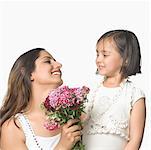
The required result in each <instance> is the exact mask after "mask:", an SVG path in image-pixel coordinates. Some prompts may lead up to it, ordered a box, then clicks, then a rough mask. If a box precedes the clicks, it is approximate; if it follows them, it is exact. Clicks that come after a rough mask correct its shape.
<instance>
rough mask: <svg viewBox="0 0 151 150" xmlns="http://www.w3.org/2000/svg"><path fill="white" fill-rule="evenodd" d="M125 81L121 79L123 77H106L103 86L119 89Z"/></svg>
mask: <svg viewBox="0 0 151 150" xmlns="http://www.w3.org/2000/svg"><path fill="white" fill-rule="evenodd" d="M123 80H124V79H122V78H121V76H118V77H105V79H104V81H103V85H104V86H105V87H119V86H120V84H121V82H122V81H123Z"/></svg>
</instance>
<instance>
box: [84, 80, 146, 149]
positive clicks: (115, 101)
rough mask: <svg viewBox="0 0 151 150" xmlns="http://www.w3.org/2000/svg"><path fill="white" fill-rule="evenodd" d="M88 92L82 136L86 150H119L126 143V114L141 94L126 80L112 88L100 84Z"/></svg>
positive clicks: (127, 116) (127, 114)
mask: <svg viewBox="0 0 151 150" xmlns="http://www.w3.org/2000/svg"><path fill="white" fill-rule="evenodd" d="M91 93H92V94H91ZM91 93H90V94H89V96H88V103H87V106H86V112H87V114H88V115H89V116H90V117H89V120H88V121H87V122H86V126H85V128H84V135H83V141H84V144H85V145H86V150H123V149H124V146H125V145H126V143H127V141H128V140H129V133H128V130H129V119H130V112H131V110H132V109H133V105H134V104H135V102H136V101H138V100H139V99H140V98H144V97H145V96H144V93H143V92H142V91H141V90H140V89H139V88H136V87H135V86H134V84H133V83H132V82H131V81H128V80H124V81H123V82H122V83H121V85H120V87H115V88H108V87H104V86H103V84H101V86H99V87H97V89H95V90H94V91H93V92H91Z"/></svg>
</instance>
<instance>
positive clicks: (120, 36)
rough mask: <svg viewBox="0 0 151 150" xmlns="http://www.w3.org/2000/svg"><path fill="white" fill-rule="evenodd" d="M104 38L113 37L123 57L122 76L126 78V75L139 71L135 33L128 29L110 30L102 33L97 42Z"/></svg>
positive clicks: (138, 49) (138, 51) (138, 53)
mask: <svg viewBox="0 0 151 150" xmlns="http://www.w3.org/2000/svg"><path fill="white" fill-rule="evenodd" d="M106 38H112V39H113V41H114V43H115V44H116V47H117V48H118V50H119V53H120V55H121V57H122V58H123V64H122V68H121V72H122V77H123V78H127V77H128V76H131V75H136V73H141V64H140V62H141V53H140V45H139V42H138V39H137V37H136V35H135V34H134V33H133V32H131V31H128V30H112V31H109V32H106V33H105V34H103V35H102V36H101V37H100V38H99V40H98V41H97V44H98V43H99V41H101V40H102V39H106Z"/></svg>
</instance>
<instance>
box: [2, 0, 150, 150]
mask: <svg viewBox="0 0 151 150" xmlns="http://www.w3.org/2000/svg"><path fill="white" fill-rule="evenodd" d="M112 29H128V30H131V31H133V32H134V33H135V34H136V35H137V37H138V39H139V41H140V46H141V52H142V72H143V74H142V75H139V76H138V77H136V79H134V82H136V84H137V85H138V86H140V87H141V88H142V89H143V90H144V92H145V94H146V96H147V99H146V104H147V123H146V130H145V136H144V140H143V144H142V148H141V150H149V149H150V148H151V144H149V141H148V139H149V138H151V135H150V134H151V129H150V127H151V123H150V121H151V119H150V118H151V116H149V114H150V113H151V109H150V107H149V106H151V102H150V101H149V100H150V99H149V98H151V94H150V91H151V90H150V87H151V86H150V85H151V82H150V81H151V80H150V79H149V76H150V75H151V71H150V70H151V69H150V66H151V61H150V60H149V57H151V56H150V54H151V53H150V52H149V31H150V30H149V2H147V1H136V0H135V1H132V0H131V1H122V2H120V1H113V0H112V1H111V0H110V1H109V0H106V1H71V0H70V1H63V0H62V1H57V0H56V1H48V0H47V1H20V2H19V1H6V0H5V1H0V70H1V71H0V103H1V102H2V99H3V97H4V95H5V93H6V88H7V79H8V74H9V71H10V69H11V67H12V65H13V63H14V61H15V60H16V59H17V58H18V56H19V55H21V54H22V53H23V52H25V51H27V50H30V49H32V48H36V47H43V48H45V49H47V50H48V51H49V52H50V53H51V54H52V55H53V56H54V57H55V58H56V59H57V60H58V61H60V62H61V63H62V64H63V68H62V72H63V80H64V84H66V85H69V86H81V85H88V86H89V85H92V84H94V82H95V70H96V67H95V57H96V54H95V44H96V41H97V39H98V38H99V37H100V36H101V34H103V33H104V32H106V31H108V30H112ZM149 61H150V62H149ZM149 63H150V65H149ZM149 83H150V85H149Z"/></svg>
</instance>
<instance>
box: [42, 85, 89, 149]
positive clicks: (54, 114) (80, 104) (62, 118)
mask: <svg viewBox="0 0 151 150" xmlns="http://www.w3.org/2000/svg"><path fill="white" fill-rule="evenodd" d="M88 93H89V88H88V87H86V86H83V87H82V88H69V87H68V86H61V87H59V88H57V89H55V90H53V91H51V92H50V93H49V95H48V97H47V98H46V99H45V101H44V102H43V103H42V109H43V110H44V111H45V114H46V116H47V120H46V122H45V124H44V126H45V128H46V129H48V130H54V129H57V128H59V127H60V126H61V125H63V124H65V123H67V121H68V120H69V119H79V118H80V116H81V114H82V112H84V103H85V102H86V101H87V94H88ZM84 113H85V112H84ZM79 124H82V122H79ZM73 150H84V145H83V144H82V141H79V142H77V143H76V144H75V145H74V147H73Z"/></svg>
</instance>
